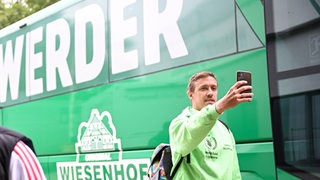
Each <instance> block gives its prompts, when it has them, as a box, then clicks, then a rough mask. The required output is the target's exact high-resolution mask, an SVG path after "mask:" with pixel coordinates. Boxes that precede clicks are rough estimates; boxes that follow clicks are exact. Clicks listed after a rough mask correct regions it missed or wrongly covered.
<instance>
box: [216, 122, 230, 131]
mask: <svg viewBox="0 0 320 180" xmlns="http://www.w3.org/2000/svg"><path fill="white" fill-rule="evenodd" d="M219 121H220V122H221V123H222V124H223V125H224V126H225V127H226V128H227V129H228V131H230V129H229V127H228V125H227V124H226V123H225V122H223V121H221V120H219Z"/></svg>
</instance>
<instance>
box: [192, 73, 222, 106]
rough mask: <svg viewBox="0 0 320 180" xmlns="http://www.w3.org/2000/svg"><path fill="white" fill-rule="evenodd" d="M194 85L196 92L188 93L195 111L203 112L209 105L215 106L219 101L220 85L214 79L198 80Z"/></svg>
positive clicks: (209, 77)
mask: <svg viewBox="0 0 320 180" xmlns="http://www.w3.org/2000/svg"><path fill="white" fill-rule="evenodd" d="M194 85H195V86H194V87H195V89H194V92H188V96H189V98H190V100H191V103H192V107H193V108H194V109H196V110H201V109H202V108H203V107H205V106H207V105H208V104H214V103H215V102H216V101H217V95H218V84H217V80H215V79H214V78H213V77H211V76H208V77H204V78H201V79H198V80H197V81H196V82H195V84H194Z"/></svg>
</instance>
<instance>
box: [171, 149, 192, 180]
mask: <svg viewBox="0 0 320 180" xmlns="http://www.w3.org/2000/svg"><path fill="white" fill-rule="evenodd" d="M183 158H184V157H181V158H180V160H179V162H178V164H177V165H176V167H174V169H173V171H172V175H171V178H173V177H174V175H176V173H177V171H178V169H179V167H180V165H181V163H182V160H183ZM187 163H188V164H190V154H188V155H187Z"/></svg>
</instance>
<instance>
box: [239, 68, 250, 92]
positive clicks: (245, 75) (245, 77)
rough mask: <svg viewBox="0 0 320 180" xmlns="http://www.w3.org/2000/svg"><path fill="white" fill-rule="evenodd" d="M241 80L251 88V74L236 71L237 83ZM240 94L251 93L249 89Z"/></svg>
mask: <svg viewBox="0 0 320 180" xmlns="http://www.w3.org/2000/svg"><path fill="white" fill-rule="evenodd" d="M241 80H245V81H247V82H248V84H247V85H250V86H251V72H249V71H237V81H241ZM241 93H251V89H250V90H245V91H243V92H241Z"/></svg>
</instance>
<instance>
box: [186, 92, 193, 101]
mask: <svg viewBox="0 0 320 180" xmlns="http://www.w3.org/2000/svg"><path fill="white" fill-rule="evenodd" d="M187 94H188V97H189V99H190V100H191V99H192V95H193V94H192V92H190V91H188V92H187Z"/></svg>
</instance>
